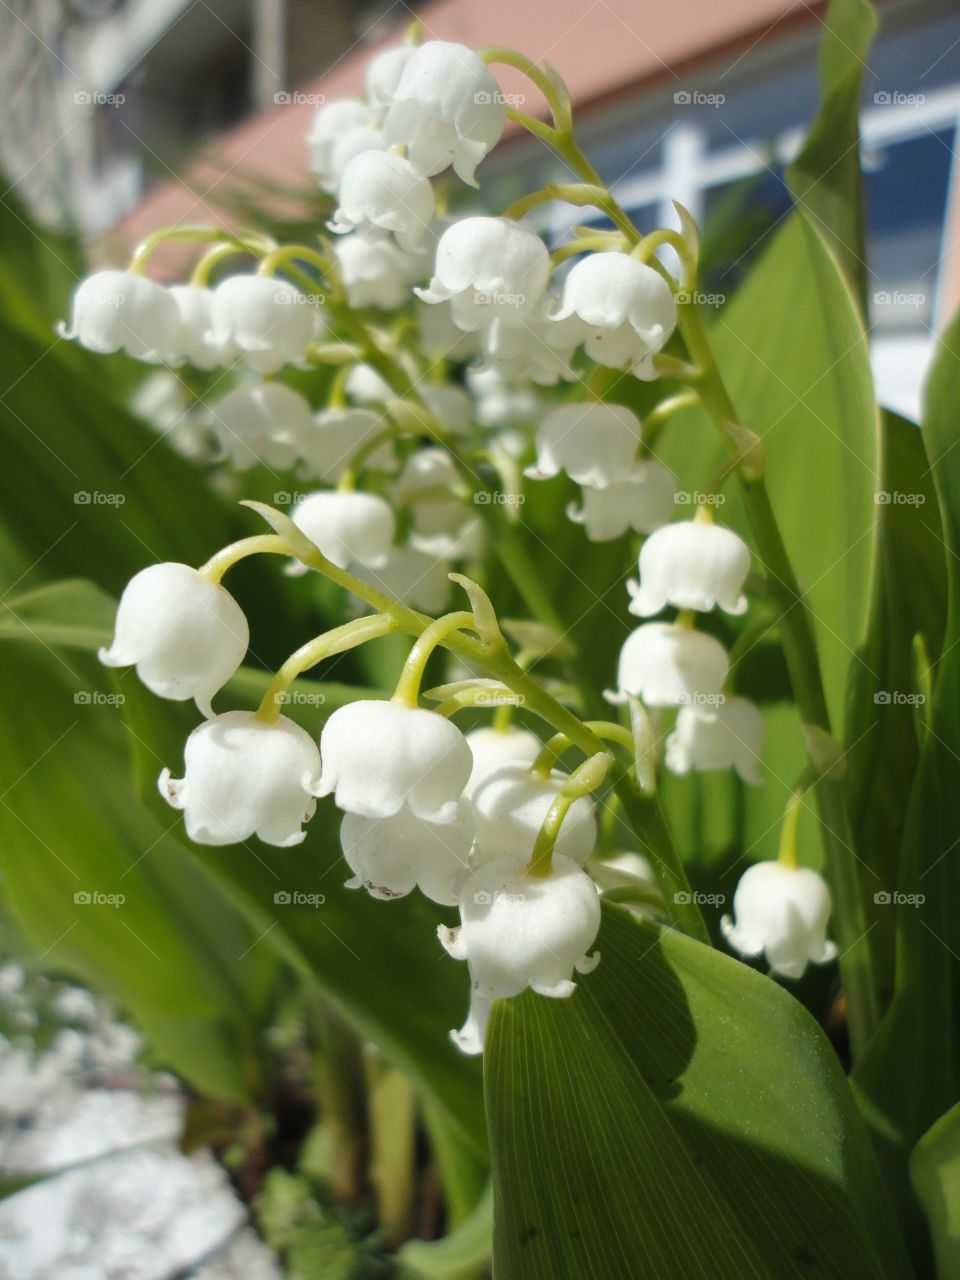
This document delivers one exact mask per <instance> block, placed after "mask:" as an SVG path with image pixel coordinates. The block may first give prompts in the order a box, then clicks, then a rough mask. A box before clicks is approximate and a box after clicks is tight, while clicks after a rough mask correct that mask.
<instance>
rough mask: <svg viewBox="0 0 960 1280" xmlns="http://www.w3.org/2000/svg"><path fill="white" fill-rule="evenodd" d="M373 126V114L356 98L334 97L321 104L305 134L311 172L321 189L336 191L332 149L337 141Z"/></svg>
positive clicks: (367, 106)
mask: <svg viewBox="0 0 960 1280" xmlns="http://www.w3.org/2000/svg"><path fill="white" fill-rule="evenodd" d="M373 123H374V120H373V113H372V112H371V110H370V107H369V105H368V104H367V103H366V102H361V101H360V99H359V98H337V99H335V100H334V101H333V102H324V103H323V104H322V105H321V106H320V107H318V108H317V112H316V115H315V116H314V117H313V122H312V124H311V126H310V132H309V133H308V134H307V146H308V147H309V148H310V157H311V159H310V170H311V172H312V173H313V175H314V177H315V178H316V179H317V181H318V182H319V183H320V185H321V186H323V187H326V188H327V189H328V190H329V189H333V190H335V189H336V184H335V182H332V169H333V150H334V147H335V146H336V144H337V142H338V140H339V139H341V138H342V137H344V135H345V134H348V133H350V132H351V131H352V130H354V129H361V128H368V127H371V126H372V125H373Z"/></svg>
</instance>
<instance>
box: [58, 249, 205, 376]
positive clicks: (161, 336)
mask: <svg viewBox="0 0 960 1280" xmlns="http://www.w3.org/2000/svg"><path fill="white" fill-rule="evenodd" d="M57 331H58V332H59V334H60V336H61V337H62V338H75V339H76V340H77V342H79V343H80V345H81V346H82V347H86V348H87V350H88V351H96V352H97V353H98V354H100V355H109V354H110V353H111V352H114V351H126V352H127V354H128V355H131V356H135V357H136V358H137V359H138V360H144V361H146V362H147V363H148V364H162V363H165V362H173V361H175V360H176V359H177V352H178V349H179V342H180V312H179V310H178V308H177V304H176V302H175V300H174V299H173V298H172V297H171V295H170V290H169V289H166V288H164V286H163V285H162V284H157V282H156V281H155V280H150V279H148V278H147V277H146V276H142V275H138V274H137V273H136V272H133V271H96V272H94V274H93V275H92V276H87V277H86V279H85V280H81V282H80V285H79V287H78V288H77V290H76V292H75V293H74V295H73V312H72V316H71V320H70V326H69V328H68V327H67V326H66V325H64V324H63V323H62V322H61V323H60V324H59V325H58V326H57Z"/></svg>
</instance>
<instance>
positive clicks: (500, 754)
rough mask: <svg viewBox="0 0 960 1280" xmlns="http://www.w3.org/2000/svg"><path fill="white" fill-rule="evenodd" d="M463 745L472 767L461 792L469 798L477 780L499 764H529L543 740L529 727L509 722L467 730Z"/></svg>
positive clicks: (483, 777)
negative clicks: (508, 723)
mask: <svg viewBox="0 0 960 1280" xmlns="http://www.w3.org/2000/svg"><path fill="white" fill-rule="evenodd" d="M467 746H468V747H469V748H470V752H471V754H472V756H473V769H472V771H471V773H470V780H469V781H468V783H467V786H466V790H465V794H466V795H467V797H469V798H472V797H473V794H474V792H475V791H476V789H477V787H478V786H479V785H480V783H481V782H483V780H484V779H485V778H486V777H488V776H489V775H490V774H491V773H494V772H496V770H497V769H499V768H500V767H501V765H505V764H521V765H527V766H529V765H531V764H533V762H534V760H536V758H537V756H538V755H539V753H540V748H541V747H542V746H543V743H542V742H541V741H540V739H539V738H538V737H537V735H536V734H535V733H531V732H530V730H529V729H518V728H517V726H516V725H509V726H508V727H507V728H506V729H496V728H486V727H484V728H482V729H471V730H470V732H469V733H468V734H467Z"/></svg>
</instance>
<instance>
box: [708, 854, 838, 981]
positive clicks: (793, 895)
mask: <svg viewBox="0 0 960 1280" xmlns="http://www.w3.org/2000/svg"><path fill="white" fill-rule="evenodd" d="M830 909H831V902H830V890H829V889H828V888H827V885H826V882H825V881H824V879H823V877H822V876H820V875H818V874H817V872H816V871H812V870H810V868H809V867H789V866H784V865H783V864H782V863H779V862H758V863H755V864H754V866H752V867H749V868H748V869H747V870H746V871H745V872H744V873H743V875H742V876H741V878H740V883H739V884H738V885H737V889H736V892H735V893H734V895H733V913H734V917H735V922H734V920H732V919H731V918H730V916H724V917H723V919H722V920H721V922H720V926H721V928H722V929H723V935H724V937H725V938H726V939H727V941H728V942H729V943H730V945H731V947H733V949H734V950H735V951H739V953H740V954H741V955H742V956H751V957H752V956H759V955H761V954H763V953H765V954H766V957H767V962H768V963H769V965H770V968H771V969H773V970H774V971H775V972H776V973H780V974H783V976H784V977H785V978H799V977H802V975H803V972H804V970H805V969H806V967H807V965H808V964H826V963H827V962H828V961H830V960H833V959H834V958H835V957H836V954H837V948H836V944H835V943H833V942H830V941H829V940H828V939H827V921H828V920H829V918H830Z"/></svg>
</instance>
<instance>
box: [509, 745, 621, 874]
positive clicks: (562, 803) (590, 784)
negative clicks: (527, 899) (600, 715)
mask: <svg viewBox="0 0 960 1280" xmlns="http://www.w3.org/2000/svg"><path fill="white" fill-rule="evenodd" d="M612 764H613V756H612V755H610V753H609V752H607V751H598V752H597V753H596V755H592V756H590V758H589V759H588V760H584V762H583V764H581V765H578V766H577V768H576V769H574V771H573V773H571V775H570V777H569V778H568V779H567V781H566V782H565V783H564V784H563V786H562V787H561V789H560V794H559V795H558V796H557V797H556V799H555V800H554V802H553V804H551V806H550V808H549V809H548V810H547V816H546V817H545V818H544V820H543V824H542V826H541V827H540V830H539V831H538V832H537V838H536V840H535V841H534V844H533V852H532V853H531V855H530V861H529V863H528V864H527V875H531V876H540V877H546V876H548V875H549V874H550V868H551V865H552V862H553V850H554V847H555V845H556V843H557V837H558V836H559V834H560V828H561V827H562V826H563V820H564V818H566V816H567V814H568V813H569V812H570V808H571V806H572V805H573V804H574V803H575V802H576V801H577V800H581V799H583V797H584V796H588V795H590V793H591V792H592V791H596V789H597V787H599V786H600V784H601V783H602V782H603V780H604V778H605V777H606V776H607V774H608V773H609V771H610V766H611V765H612Z"/></svg>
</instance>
